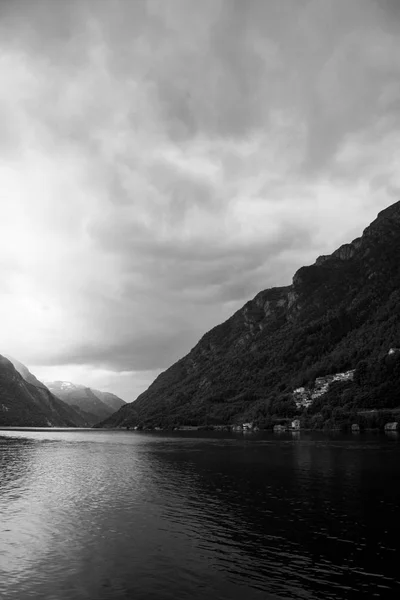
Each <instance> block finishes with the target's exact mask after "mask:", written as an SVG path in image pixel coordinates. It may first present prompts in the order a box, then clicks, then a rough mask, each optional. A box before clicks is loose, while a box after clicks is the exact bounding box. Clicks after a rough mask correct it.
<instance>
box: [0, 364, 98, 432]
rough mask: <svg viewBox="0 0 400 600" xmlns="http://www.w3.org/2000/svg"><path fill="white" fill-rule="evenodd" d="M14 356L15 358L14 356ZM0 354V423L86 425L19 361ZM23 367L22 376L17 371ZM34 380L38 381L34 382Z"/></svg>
mask: <svg viewBox="0 0 400 600" xmlns="http://www.w3.org/2000/svg"><path fill="white" fill-rule="evenodd" d="M13 360H15V359H13ZM16 363H17V364H18V369H17V368H16V367H15V366H14V364H13V362H12V361H11V360H10V359H9V358H6V357H4V356H2V355H0V425H1V426H8V427H11V426H14V427H87V426H88V425H89V423H88V422H87V420H86V418H85V416H84V415H82V414H80V413H79V412H77V411H76V410H74V409H73V408H72V407H70V406H68V405H67V404H65V403H64V402H62V400H60V399H59V398H57V397H56V396H54V395H53V394H52V393H51V392H50V390H49V389H47V388H46V386H45V385H44V384H43V383H42V382H40V381H39V380H37V379H36V377H35V376H34V375H32V373H30V371H29V369H27V367H25V365H23V364H22V363H20V362H19V361H16ZM19 370H21V371H23V372H24V374H25V376H26V377H27V378H28V379H25V377H24V376H23V375H22V374H21V373H20V372H19ZM33 381H37V382H38V383H39V385H36V384H35V383H33Z"/></svg>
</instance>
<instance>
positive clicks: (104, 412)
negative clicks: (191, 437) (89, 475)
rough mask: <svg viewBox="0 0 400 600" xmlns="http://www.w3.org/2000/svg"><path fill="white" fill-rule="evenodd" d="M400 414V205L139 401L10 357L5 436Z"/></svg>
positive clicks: (1, 368)
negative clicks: (17, 429) (58, 429)
mask: <svg viewBox="0 0 400 600" xmlns="http://www.w3.org/2000/svg"><path fill="white" fill-rule="evenodd" d="M399 412H400V202H397V203H396V204H394V205H392V206H390V207H389V208H387V209H386V210H384V211H382V212H380V213H379V214H378V216H377V218H376V219H375V221H373V222H372V223H371V224H370V225H369V226H368V227H367V228H366V229H365V230H364V232H363V233H362V235H361V236H360V237H358V238H356V239H354V240H353V241H351V242H349V243H348V244H344V245H343V246H341V247H340V248H339V249H337V250H336V251H335V252H333V253H332V254H330V255H325V256H320V257H318V258H317V259H316V261H315V263H314V264H312V265H310V266H305V267H302V268H301V269H299V270H298V271H297V272H296V273H295V275H294V277H293V281H292V284H291V285H288V286H286V287H276V288H272V289H267V290H263V291H261V292H260V293H258V294H257V295H256V297H255V298H254V299H253V300H250V301H249V302H247V303H246V304H245V305H244V306H243V307H242V308H241V309H240V310H238V311H237V312H236V313H235V314H234V315H232V317H230V318H229V319H228V320H227V321H225V322H224V323H222V324H221V325H218V326H217V327H215V328H213V329H212V330H211V331H209V332H207V333H206V334H205V335H204V336H203V337H202V338H201V339H200V341H199V342H198V343H197V344H196V346H195V347H194V348H193V349H192V350H191V351H190V352H189V353H188V354H187V355H186V356H185V357H183V358H182V359H180V360H178V361H177V362H176V363H175V364H173V365H172V366H171V367H170V368H169V369H167V370H166V371H165V372H163V373H161V375H159V377H157V378H156V380H155V381H154V382H153V383H152V384H151V385H150V387H149V388H148V389H147V390H146V391H145V392H144V393H142V394H141V395H140V396H139V397H138V398H137V399H136V401H134V402H132V403H125V402H124V401H123V400H121V399H120V398H118V397H117V396H115V395H113V394H110V393H108V392H101V391H98V390H93V389H90V388H87V387H85V386H80V385H76V384H72V383H69V382H62V381H56V382H50V383H47V384H46V385H45V384H44V383H41V382H40V381H38V380H37V379H36V378H35V376H34V375H33V374H32V373H30V371H29V370H28V369H27V367H25V366H24V365H22V364H21V363H19V362H18V361H17V360H15V359H12V358H10V357H8V358H6V357H0V425H2V426H49V427H51V426H53V427H54V426H76V427H92V426H95V427H104V428H138V429H153V428H161V429H173V428H179V427H204V428H208V427H210V428H220V427H238V426H240V425H241V424H243V423H250V424H251V426H252V427H259V428H272V427H273V426H274V425H277V424H278V425H279V424H280V425H285V424H286V423H288V422H290V421H291V420H292V419H296V420H297V421H298V423H299V424H300V426H301V427H307V428H314V429H318V428H336V427H342V428H343V427H348V426H350V424H358V425H359V426H360V427H361V428H362V427H382V426H383V424H385V423H387V422H388V421H394V422H398V420H399V419H398V414H399Z"/></svg>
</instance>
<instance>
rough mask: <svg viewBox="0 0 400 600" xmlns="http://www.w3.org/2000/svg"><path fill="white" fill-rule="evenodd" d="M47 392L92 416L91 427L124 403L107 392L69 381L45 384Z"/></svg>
mask: <svg viewBox="0 0 400 600" xmlns="http://www.w3.org/2000/svg"><path fill="white" fill-rule="evenodd" d="M46 384H47V386H48V388H49V390H50V391H51V392H52V393H53V394H54V395H55V396H57V397H58V398H61V400H63V402H65V403H66V404H68V405H69V406H72V407H74V408H79V409H80V410H82V411H84V412H85V413H86V414H88V413H89V414H90V415H91V416H92V419H91V421H92V425H94V424H96V423H98V422H99V421H101V420H102V419H106V418H107V417H109V416H110V415H112V414H113V413H114V412H115V411H116V410H117V409H118V408H120V407H121V406H123V405H124V404H125V402H124V401H123V400H121V398H118V396H115V395H114V394H110V393H109V392H100V391H97V390H92V389H91V388H89V387H85V386H84V385H79V384H76V383H71V382H70V381H51V382H46Z"/></svg>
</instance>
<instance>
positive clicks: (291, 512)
mask: <svg viewBox="0 0 400 600" xmlns="http://www.w3.org/2000/svg"><path fill="white" fill-rule="evenodd" d="M399 550H400V441H399V438H398V437H388V436H373V435H370V436H369V435H361V436H353V437H343V436H331V437H329V436H324V435H311V434H301V435H300V436H297V437H291V436H290V434H288V435H284V436H283V437H280V436H273V435H272V434H271V435H270V436H265V437H264V438H263V437H262V436H260V437H258V438H253V437H249V436H244V437H243V436H242V437H240V436H237V437H225V438H224V437H220V438H217V437H201V436H200V435H198V436H197V437H196V436H195V435H193V434H186V435H183V434H182V435H173V434H171V435H167V434H159V435H157V434H144V433H143V434H140V433H133V432H117V431H114V432H108V431H96V430H93V431H90V430H88V431H71V430H67V431H51V430H41V431H9V430H8V431H0V598H1V599H5V600H13V599H15V600H24V599H25V598H27V599H29V598H35V599H36V598H37V599H43V600H67V599H68V600H70V599H71V600H72V599H73V600H84V599H87V600H103V599H113V600H114V599H116V600H119V599H123V598H135V599H143V600H164V599H165V600H168V599H171V600H179V599H186V598H190V599H191V600H197V599H210V600H212V599H214V598H215V599H217V598H221V599H222V598H223V599H235V598H240V599H242V598H243V599H246V600H252V599H258V598H259V599H266V600H268V599H270V598H271V599H272V598H288V599H289V598H290V599H292V598H295V599H310V600H311V599H315V600H316V599H321V600H322V599H324V600H325V599H343V598H363V599H365V598H373V597H376V598H382V599H393V600H394V599H395V598H400V552H399Z"/></svg>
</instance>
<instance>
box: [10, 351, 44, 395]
mask: <svg viewBox="0 0 400 600" xmlns="http://www.w3.org/2000/svg"><path fill="white" fill-rule="evenodd" d="M4 356H5V358H7V359H8V360H9V361H10V362H11V363H12V364H13V365H14V367H15V369H16V370H17V371H18V373H19V374H20V375H21V376H22V377H23V378H24V379H25V381H27V382H28V383H31V384H32V385H35V386H36V387H38V388H43V389H47V388H46V386H45V385H44V383H42V382H41V381H39V379H37V378H36V377H35V375H33V373H31V372H30V370H29V369H28V367H26V366H25V365H24V364H22V362H20V361H19V360H17V359H16V358H13V357H12V356H8V354H5V355H4Z"/></svg>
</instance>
